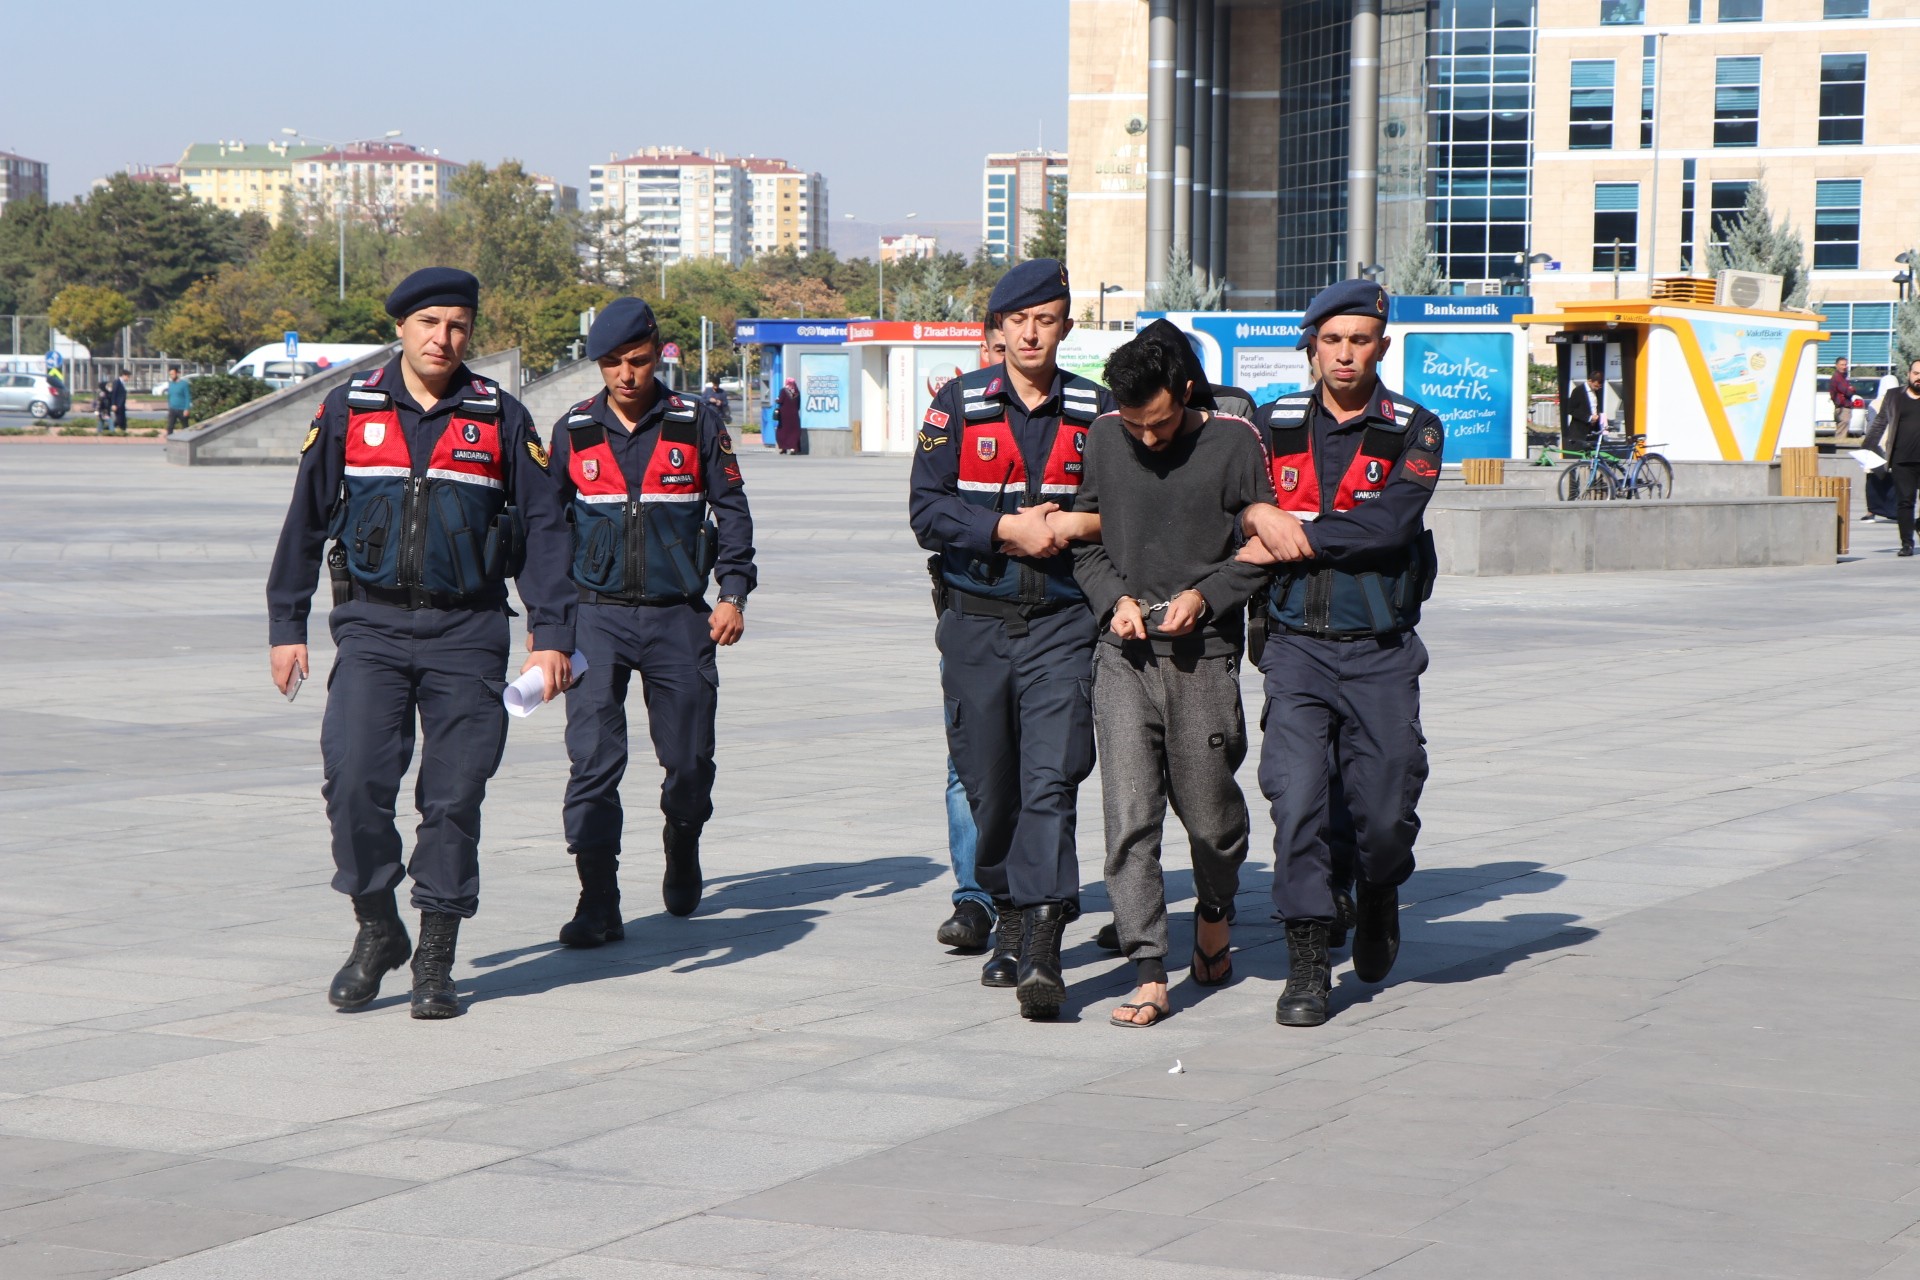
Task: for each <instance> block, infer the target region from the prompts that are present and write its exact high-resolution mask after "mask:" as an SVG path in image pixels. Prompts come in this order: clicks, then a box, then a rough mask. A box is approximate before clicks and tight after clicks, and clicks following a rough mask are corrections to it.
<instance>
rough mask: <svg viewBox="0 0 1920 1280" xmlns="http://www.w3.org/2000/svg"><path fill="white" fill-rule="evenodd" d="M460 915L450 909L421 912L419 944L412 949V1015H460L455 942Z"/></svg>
mask: <svg viewBox="0 0 1920 1280" xmlns="http://www.w3.org/2000/svg"><path fill="white" fill-rule="evenodd" d="M459 937H460V917H459V916H456V915H454V914H453V913H452V912H451V911H422V912H421V913H420V945H419V946H418V947H416V948H415V949H414V952H413V1016H414V1017H416V1018H457V1017H459V1016H460V1014H461V1009H460V999H459V997H458V996H456V995H454V993H453V944H454V943H455V942H456V941H457V940H458V939H459Z"/></svg>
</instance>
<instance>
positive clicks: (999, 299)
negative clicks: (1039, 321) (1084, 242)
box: [987, 258, 1069, 316]
mask: <svg viewBox="0 0 1920 1280" xmlns="http://www.w3.org/2000/svg"><path fill="white" fill-rule="evenodd" d="M1068 292H1069V290H1068V289H1067V264H1066V263H1064V262H1062V261H1060V260H1059V259H1058V258H1028V259H1027V260H1026V261H1025V262H1023V263H1021V264H1020V265H1019V266H1017V267H1015V268H1014V269H1013V270H1011V271H1009V272H1007V274H1005V275H1004V276H1001V277H1000V283H999V284H997V285H995V286H993V296H992V297H990V298H988V299H987V314H988V315H990V316H997V315H1005V314H1006V313H1007V312H1009V311H1025V310H1026V309H1027V308H1028V307H1037V306H1039V305H1040V304H1041V303H1043V302H1052V301H1053V300H1054V299H1055V298H1064V297H1066V296H1067V295H1068Z"/></svg>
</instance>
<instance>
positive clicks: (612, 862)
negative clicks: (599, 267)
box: [552, 298, 757, 947]
mask: <svg viewBox="0 0 1920 1280" xmlns="http://www.w3.org/2000/svg"><path fill="white" fill-rule="evenodd" d="M660 346H661V339H660V331H659V326H658V325H657V324H656V323H655V322H654V316H653V309H652V308H651V307H649V306H648V305H647V304H646V303H645V302H643V301H641V300H640V299H639V298H616V299H615V300H614V301H612V302H610V303H608V304H607V306H606V308H605V309H604V310H602V311H601V313H600V315H599V318H598V319H596V320H595V321H594V322H593V328H592V330H591V331H590V332H589V333H588V334H587V358H588V359H590V360H595V361H597V362H598V363H599V365H600V376H601V378H602V379H603V380H604V381H605V382H606V389H605V390H603V391H601V392H600V393H599V394H598V395H596V396H594V397H593V398H592V399H591V400H586V401H583V402H581V403H580V404H578V405H575V406H574V407H573V409H572V410H571V411H569V412H568V413H567V414H566V415H565V416H563V417H562V418H561V419H560V421H559V422H558V423H556V424H555V426H554V429H553V461H552V473H553V477H554V480H555V482H556V484H557V485H558V488H559V491H560V497H561V500H562V501H563V502H566V503H569V504H571V508H572V518H573V559H572V566H573V581H574V584H575V585H576V587H577V588H578V589H579V598H580V622H579V633H578V634H579V642H580V651H581V656H582V657H583V658H585V659H586V663H587V669H586V672H585V674H584V675H583V676H582V677H581V680H580V683H579V684H577V685H575V686H574V688H573V691H572V692H571V693H569V694H568V695H567V755H568V756H569V757H570V758H571V760H572V761H573V772H572V776H571V777H570V778H569V779H568V780H567V796H566V804H565V809H564V815H563V816H564V821H565V826H566V834H567V849H568V851H569V852H571V853H572V854H573V859H574V870H575V871H576V872H577V873H578V874H579V877H580V900H579V904H578V905H577V907H576V908H575V911H574V915H573V919H572V920H569V921H568V922H567V923H566V924H565V925H563V926H562V927H561V929H560V941H561V942H564V943H566V944H567V945H568V946H570V947H597V946H600V945H602V944H603V943H606V942H610V941H614V940H617V939H620V938H624V937H625V936H626V927H625V925H624V924H623V923H622V920H621V915H620V881H619V866H620V847H621V827H622V811H621V806H620V780H621V778H622V777H623V776H624V775H625V773H626V769H627V709H626V700H627V687H628V684H629V682H630V680H631V678H632V676H633V675H634V674H635V673H638V674H639V676H640V694H641V698H642V700H643V701H644V702H645V704H646V708H647V727H648V729H649V730H650V732H651V733H652V735H653V749H654V754H655V755H656V756H657V757H658V758H659V761H660V764H661V767H662V768H663V769H664V770H665V771H666V777H665V780H664V782H663V783H662V785H661V788H660V808H661V811H662V812H663V813H664V814H665V815H666V829H665V834H664V842H665V846H666V872H665V876H664V878H663V880H662V882H661V897H662V899H663V900H664V902H665V904H666V908H667V910H668V911H669V912H671V913H672V914H674V915H676V916H685V915H691V914H692V913H693V911H694V909H695V908H696V907H698V906H699V905H700V895H701V892H702V890H703V888H704V883H703V880H702V877H701V870H700V832H701V829H702V828H703V827H704V826H705V825H706V822H707V820H708V819H709V818H711V817H712V816H713V778H714V714H715V712H716V710H717V708H718V706H719V687H720V669H719V666H718V665H717V663H716V662H715V653H716V646H719V645H730V644H733V643H735V642H737V641H738V640H739V639H740V637H741V635H742V634H743V633H744V632H745V630H746V607H747V593H748V592H750V591H752V590H753V588H754V584H755V582H756V581H757V576H756V573H755V570H754V565H753V515H752V513H751V512H750V511H749V510H748V508H747V492H746V488H745V485H744V482H743V481H742V479H741V476H740V463H739V460H738V459H737V458H736V457H735V456H734V452H733V441H732V439H731V438H730V437H729V436H728V434H727V429H726V426H725V425H724V424H723V423H722V422H721V420H720V415H719V412H718V411H717V410H716V409H715V408H714V407H713V406H712V405H711V404H709V403H707V402H706V401H704V400H699V399H695V398H694V397H692V396H681V395H677V394H675V393H674V392H673V391H671V390H669V389H668V388H667V386H666V384H665V383H663V382H661V381H659V379H658V378H657V377H656V376H655V372H656V370H657V368H658V366H659V362H660ZM709 513H711V514H709ZM709 579H717V580H718V582H719V586H720V594H719V598H718V599H717V600H716V601H715V603H714V605H713V607H712V608H711V609H709V608H708V606H707V602H706V599H705V596H706V591H707V584H708V581H709Z"/></svg>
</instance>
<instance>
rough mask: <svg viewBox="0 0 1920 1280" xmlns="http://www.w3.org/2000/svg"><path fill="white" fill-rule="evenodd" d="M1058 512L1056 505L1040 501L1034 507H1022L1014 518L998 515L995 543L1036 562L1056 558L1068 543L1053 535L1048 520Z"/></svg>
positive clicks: (994, 534) (1058, 508)
mask: <svg viewBox="0 0 1920 1280" xmlns="http://www.w3.org/2000/svg"><path fill="white" fill-rule="evenodd" d="M1058 510H1060V504H1059V503H1057V502H1043V503H1041V504H1040V505H1039V506H1037V507H1022V508H1020V510H1019V511H1018V512H1017V513H1015V514H1014V515H1010V516H1001V517H1000V523H999V524H998V525H996V526H994V530H993V537H994V540H995V541H996V542H998V543H1000V544H1001V546H1003V547H1004V548H1006V549H1007V550H1008V551H1011V552H1012V553H1013V554H1015V555H1019V556H1028V557H1031V558H1033V559H1035V560H1044V559H1046V558H1047V557H1048V556H1057V555H1059V554H1060V553H1061V552H1062V551H1065V550H1066V549H1067V540H1066V539H1065V538H1062V537H1061V536H1060V535H1059V534H1058V533H1056V532H1054V529H1053V526H1052V525H1050V524H1048V523H1047V517H1048V516H1050V515H1052V514H1053V513H1054V512H1056V511H1058Z"/></svg>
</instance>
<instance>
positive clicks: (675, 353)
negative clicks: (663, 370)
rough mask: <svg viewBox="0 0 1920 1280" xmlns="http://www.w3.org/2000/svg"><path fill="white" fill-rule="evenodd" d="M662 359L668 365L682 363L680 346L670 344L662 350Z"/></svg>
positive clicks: (675, 343)
mask: <svg viewBox="0 0 1920 1280" xmlns="http://www.w3.org/2000/svg"><path fill="white" fill-rule="evenodd" d="M660 358H661V359H662V360H664V361H665V362H666V363H668V364H679V363H680V344H679V343H677V342H669V343H667V344H666V345H665V346H663V347H661V348H660Z"/></svg>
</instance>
